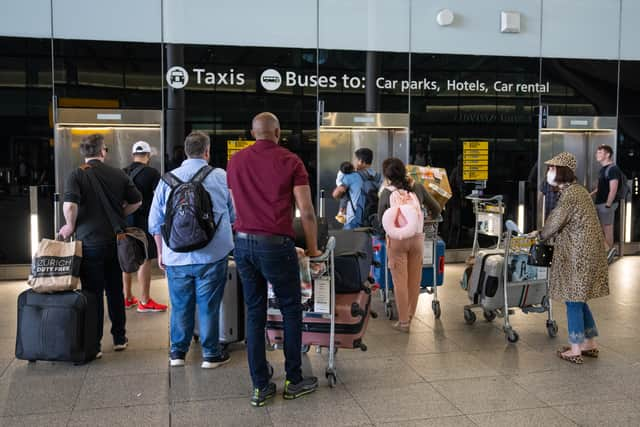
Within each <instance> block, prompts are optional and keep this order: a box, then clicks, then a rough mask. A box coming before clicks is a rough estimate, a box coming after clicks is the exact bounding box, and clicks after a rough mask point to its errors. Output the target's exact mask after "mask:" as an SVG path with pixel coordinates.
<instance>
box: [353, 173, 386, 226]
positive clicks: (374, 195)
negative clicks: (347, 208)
mask: <svg viewBox="0 0 640 427" xmlns="http://www.w3.org/2000/svg"><path fill="white" fill-rule="evenodd" d="M357 173H358V175H359V176H360V178H362V187H360V196H359V197H358V203H357V206H354V205H353V201H352V200H351V198H349V201H350V202H351V208H352V209H353V212H354V214H355V215H356V216H358V215H360V216H359V218H358V223H357V227H372V228H375V229H377V228H379V225H380V221H379V218H378V190H379V189H380V184H379V183H380V174H379V173H375V174H373V175H371V174H370V173H369V172H367V171H366V170H361V171H358V172H357ZM347 194H349V193H348V192H347Z"/></svg>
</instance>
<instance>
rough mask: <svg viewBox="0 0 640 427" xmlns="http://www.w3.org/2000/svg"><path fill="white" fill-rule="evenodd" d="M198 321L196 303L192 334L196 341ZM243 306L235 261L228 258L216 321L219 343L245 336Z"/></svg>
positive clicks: (197, 337)
mask: <svg viewBox="0 0 640 427" xmlns="http://www.w3.org/2000/svg"><path fill="white" fill-rule="evenodd" d="M199 325H200V322H199V321H198V306H197V305H196V312H195V323H194V327H193V336H194V339H195V340H196V341H197V340H199V338H200V330H199ZM245 330H246V328H245V306H244V298H243V296H242V285H241V284H240V278H239V275H238V271H237V269H236V263H235V261H233V260H229V265H228V266H227V283H226V284H225V287H224V294H223V296H222V302H221V303H220V316H219V323H218V334H219V337H218V341H219V342H220V343H221V344H232V343H234V342H239V341H242V340H244V338H245Z"/></svg>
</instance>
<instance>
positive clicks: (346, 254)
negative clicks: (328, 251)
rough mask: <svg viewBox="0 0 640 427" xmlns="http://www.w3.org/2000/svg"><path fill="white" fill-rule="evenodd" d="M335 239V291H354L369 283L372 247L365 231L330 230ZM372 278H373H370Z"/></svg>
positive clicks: (367, 285)
mask: <svg viewBox="0 0 640 427" xmlns="http://www.w3.org/2000/svg"><path fill="white" fill-rule="evenodd" d="M329 234H330V235H331V236H334V237H335V239H336V248H335V266H336V267H335V268H336V271H335V273H336V284H335V285H336V293H337V294H343V293H356V292H359V291H361V290H362V289H365V288H368V287H369V285H371V283H372V282H371V281H370V280H369V279H370V277H371V266H372V265H373V247H372V244H371V236H370V235H369V233H367V232H366V231H357V230H332V231H330V232H329ZM372 280H373V279H372Z"/></svg>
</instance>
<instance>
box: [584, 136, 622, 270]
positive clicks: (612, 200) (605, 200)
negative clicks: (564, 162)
mask: <svg viewBox="0 0 640 427" xmlns="http://www.w3.org/2000/svg"><path fill="white" fill-rule="evenodd" d="M612 158H613V149H612V148H611V147H610V146H608V145H605V144H603V145H600V146H599V147H598V149H597V150H596V160H597V161H598V163H600V166H602V167H601V168H600V172H599V173H598V187H597V188H596V189H595V190H593V192H592V193H591V194H592V195H594V194H595V204H596V210H597V211H598V218H599V219H600V224H602V231H603V232H604V240H605V245H606V250H607V258H608V259H609V262H611V260H612V259H613V257H614V256H615V254H616V248H615V247H614V246H613V223H614V220H615V213H616V209H617V208H618V200H617V199H616V194H617V193H618V186H619V185H620V184H621V182H622V171H621V170H620V168H619V167H618V166H617V165H616V164H615V163H614V162H613V159H612Z"/></svg>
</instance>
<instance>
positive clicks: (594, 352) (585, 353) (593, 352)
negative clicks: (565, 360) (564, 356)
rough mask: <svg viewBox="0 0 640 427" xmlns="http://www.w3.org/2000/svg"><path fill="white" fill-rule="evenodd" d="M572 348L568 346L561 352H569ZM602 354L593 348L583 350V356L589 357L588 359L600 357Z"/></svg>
mask: <svg viewBox="0 0 640 427" xmlns="http://www.w3.org/2000/svg"><path fill="white" fill-rule="evenodd" d="M570 349H571V347H569V346H568V345H566V346H564V347H562V348H561V349H560V351H561V352H563V353H564V352H565V351H567V350H570ZM599 354H600V350H598V349H597V348H592V349H590V350H582V355H583V356H587V357H594V358H595V357H598V355H599Z"/></svg>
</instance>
